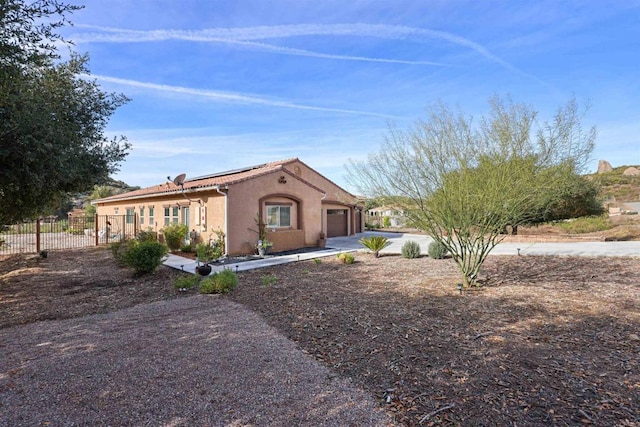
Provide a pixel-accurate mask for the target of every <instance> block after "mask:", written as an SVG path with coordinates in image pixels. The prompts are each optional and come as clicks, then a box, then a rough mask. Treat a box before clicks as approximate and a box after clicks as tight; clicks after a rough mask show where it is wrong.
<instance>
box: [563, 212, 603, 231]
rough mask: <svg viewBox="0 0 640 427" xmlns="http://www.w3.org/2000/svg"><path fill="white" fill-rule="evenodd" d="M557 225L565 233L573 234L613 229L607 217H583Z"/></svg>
mask: <svg viewBox="0 0 640 427" xmlns="http://www.w3.org/2000/svg"><path fill="white" fill-rule="evenodd" d="M557 225H558V227H560V228H562V229H563V230H564V231H566V232H567V233H573V234H581V233H593V232H596V231H604V230H608V229H610V228H612V227H613V225H612V224H611V220H610V219H609V216H608V215H602V216H585V217H582V218H576V219H574V220H571V221H566V222H559V223H557Z"/></svg>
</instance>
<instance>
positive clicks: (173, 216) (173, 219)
mask: <svg viewBox="0 0 640 427" xmlns="http://www.w3.org/2000/svg"><path fill="white" fill-rule="evenodd" d="M179 211H180V209H179V208H178V207H177V206H173V207H171V206H165V208H164V225H169V224H171V223H173V224H177V223H178V212H179Z"/></svg>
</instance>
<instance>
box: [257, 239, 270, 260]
mask: <svg viewBox="0 0 640 427" xmlns="http://www.w3.org/2000/svg"><path fill="white" fill-rule="evenodd" d="M271 246H273V243H271V242H270V241H269V240H267V239H262V240H258V244H257V245H256V249H257V250H258V255H260V256H265V255H266V254H268V253H269V248H271Z"/></svg>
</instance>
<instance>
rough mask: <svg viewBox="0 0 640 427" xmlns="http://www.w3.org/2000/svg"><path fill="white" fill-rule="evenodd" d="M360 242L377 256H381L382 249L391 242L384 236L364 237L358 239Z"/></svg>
mask: <svg viewBox="0 0 640 427" xmlns="http://www.w3.org/2000/svg"><path fill="white" fill-rule="evenodd" d="M358 242H359V243H360V244H362V245H363V246H364V247H365V248H367V249H369V250H370V251H371V252H373V255H375V257H376V258H378V257H379V256H380V251H381V250H383V249H384V248H386V247H387V246H389V245H390V244H391V242H390V241H389V239H387V238H386V237H384V236H371V237H363V238H362V239H360V240H358Z"/></svg>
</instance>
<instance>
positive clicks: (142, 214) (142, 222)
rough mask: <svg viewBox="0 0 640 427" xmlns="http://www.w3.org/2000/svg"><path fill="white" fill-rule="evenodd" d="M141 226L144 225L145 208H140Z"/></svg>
mask: <svg viewBox="0 0 640 427" xmlns="http://www.w3.org/2000/svg"><path fill="white" fill-rule="evenodd" d="M139 216H140V225H144V208H140V215H139Z"/></svg>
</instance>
